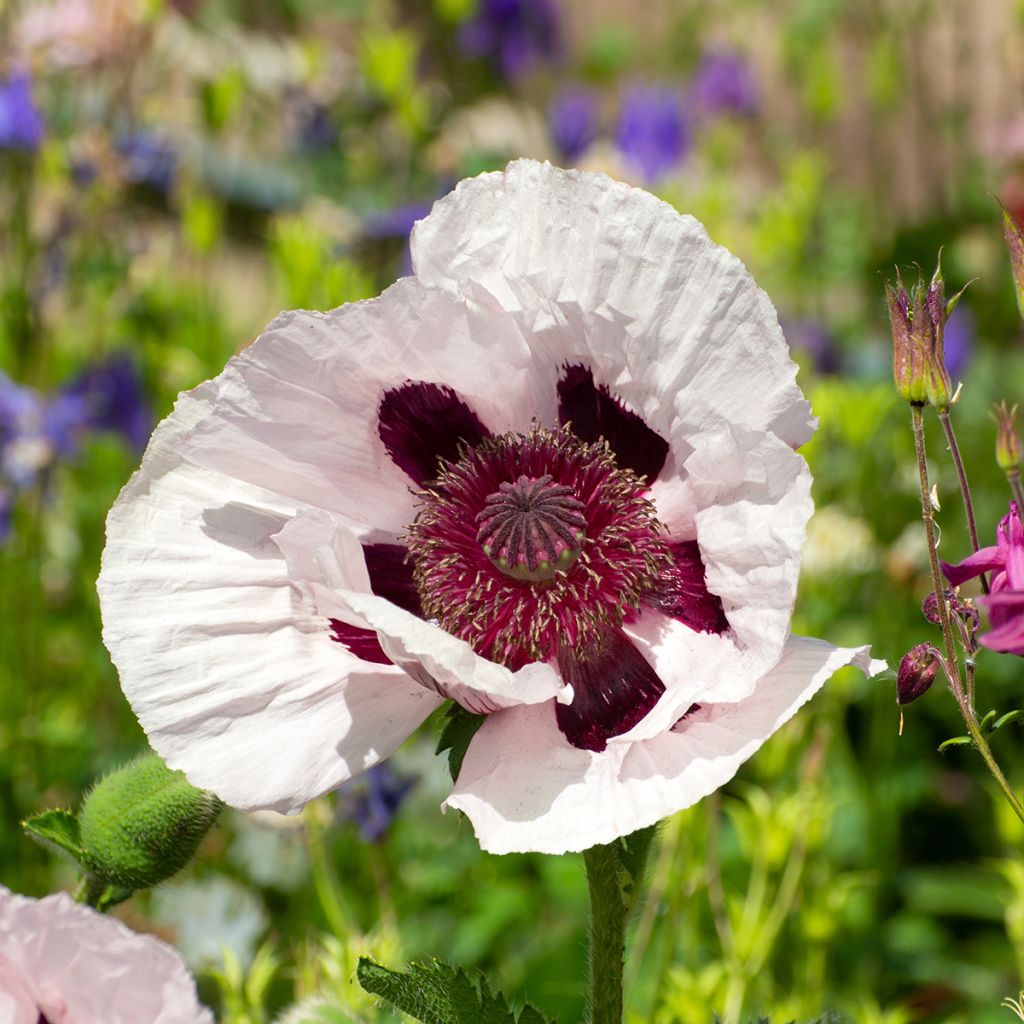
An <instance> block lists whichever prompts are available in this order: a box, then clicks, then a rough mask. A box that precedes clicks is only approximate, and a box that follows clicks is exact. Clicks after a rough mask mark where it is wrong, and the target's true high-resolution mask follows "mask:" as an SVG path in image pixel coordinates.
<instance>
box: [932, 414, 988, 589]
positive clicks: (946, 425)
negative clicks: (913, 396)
mask: <svg viewBox="0 0 1024 1024" xmlns="http://www.w3.org/2000/svg"><path fill="white" fill-rule="evenodd" d="M939 422H940V423H941V424H942V429H943V431H944V432H945V434H946V443H947V444H948V445H949V454H950V455H952V456H953V465H954V466H956V478H957V480H959V481H960V496H961V497H962V498H963V500H964V512H965V513H966V515H967V533H968V535H969V536H970V538H971V550H972V551H978V550H979V548H980V545H979V544H978V527H977V525H976V523H975V521H974V502H972V501H971V488H970V485H969V484H968V483H967V470H966V469H964V460H963V459H962V458H961V457H960V446H959V445H958V444H957V443H956V433H955V432H954V430H953V421H952V420H951V419H950V416H949V413H948V412H940V413H939ZM981 589H982V590H983V591H984V592H985V593H986V594H987V593H988V577H987V576H986V575H985V573H982V574H981Z"/></svg>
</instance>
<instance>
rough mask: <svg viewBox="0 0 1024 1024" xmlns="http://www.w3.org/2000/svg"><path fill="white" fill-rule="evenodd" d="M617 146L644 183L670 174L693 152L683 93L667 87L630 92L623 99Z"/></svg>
mask: <svg viewBox="0 0 1024 1024" xmlns="http://www.w3.org/2000/svg"><path fill="white" fill-rule="evenodd" d="M615 142H616V145H617V146H618V147H619V150H620V151H621V152H622V155H623V156H624V157H625V158H626V160H627V161H628V162H629V163H630V164H632V165H633V166H634V167H635V168H636V169H637V170H638V171H639V172H640V174H641V176H642V177H643V179H644V181H646V182H650V181H654V180H655V179H657V178H660V177H662V176H663V175H664V174H665V173H666V172H667V171H670V170H671V169H672V168H673V167H675V166H676V165H677V164H678V163H679V162H680V161H681V160H682V159H683V157H685V156H686V153H687V151H688V150H689V148H690V128H689V125H688V124H687V122H686V117H685V115H684V113H683V105H682V102H681V98H680V95H679V93H678V92H677V91H676V90H675V89H668V88H665V87H663V86H644V85H635V86H632V87H631V88H629V89H628V90H627V91H626V92H625V94H624V95H623V97H622V106H621V109H620V111H619V123H618V127H617V130H616V135H615Z"/></svg>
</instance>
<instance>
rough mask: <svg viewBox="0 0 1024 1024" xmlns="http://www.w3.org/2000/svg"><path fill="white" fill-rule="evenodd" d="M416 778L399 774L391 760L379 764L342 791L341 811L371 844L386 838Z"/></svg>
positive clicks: (348, 784)
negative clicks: (392, 765)
mask: <svg viewBox="0 0 1024 1024" xmlns="http://www.w3.org/2000/svg"><path fill="white" fill-rule="evenodd" d="M415 784H416V780H415V779H412V778H409V777H408V776H403V775H398V774H397V773H396V772H395V770H394V769H393V768H392V767H391V764H390V762H388V761H384V762H382V763H381V764H378V765H375V766H374V767H373V768H371V769H370V770H369V771H368V772H366V773H365V774H364V775H363V776H361V777H360V778H358V779H355V780H353V781H352V782H348V783H346V784H345V785H344V786H343V787H342V788H341V790H340V791H339V792H340V794H341V797H342V800H341V805H340V807H339V810H340V811H341V813H342V814H343V815H344V816H345V817H346V818H348V819H350V820H351V821H353V822H355V824H356V825H357V826H358V828H359V834H360V835H361V836H362V837H363V839H364V840H365V841H366V842H368V843H376V842H378V841H379V840H381V839H383V838H384V836H385V834H386V833H387V830H388V828H389V827H390V825H391V822H392V820H393V819H394V817H395V814H396V813H397V812H398V808H399V807H400V806H401V805H402V801H403V800H405V797H406V795H407V794H408V793H409V790H410V789H412V787H413V786H414V785H415Z"/></svg>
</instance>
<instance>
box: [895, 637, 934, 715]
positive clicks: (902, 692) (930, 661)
mask: <svg viewBox="0 0 1024 1024" xmlns="http://www.w3.org/2000/svg"><path fill="white" fill-rule="evenodd" d="M938 671H939V661H938V659H937V658H936V657H935V654H934V652H933V650H932V646H931V644H918V645H917V646H916V647H911V648H910V650H909V651H907V653H906V654H905V655H904V656H903V660H902V661H901V662H900V667H899V671H898V672H897V673H896V703H897V704H900V705H903V704H909V703H911V701H915V700H917V698H918V697H920V696H921V695H922V694H924V693H927V691H928V690H929V689H930V688H931V685H932V683H933V682H934V681H935V674H936V673H937V672H938Z"/></svg>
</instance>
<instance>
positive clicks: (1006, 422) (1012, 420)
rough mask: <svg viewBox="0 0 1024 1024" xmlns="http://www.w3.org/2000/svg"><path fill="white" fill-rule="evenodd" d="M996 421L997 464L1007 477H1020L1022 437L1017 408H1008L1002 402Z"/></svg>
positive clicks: (996, 412) (995, 414) (995, 415)
mask: <svg viewBox="0 0 1024 1024" xmlns="http://www.w3.org/2000/svg"><path fill="white" fill-rule="evenodd" d="M994 417H995V421H996V426H997V430H996V463H997V464H998V466H999V468H1000V469H1001V470H1002V471H1003V472H1004V473H1005V474H1006V475H1007V476H1020V435H1019V434H1018V433H1017V406H1014V407H1013V408H1012V409H1007V408H1006V403H1005V402H1000V403H999V405H998V406H997V407H996V411H995V413H994Z"/></svg>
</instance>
